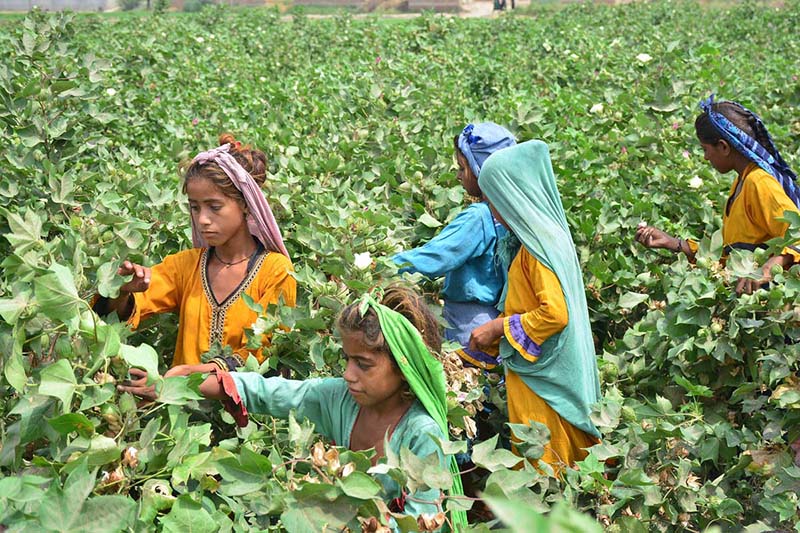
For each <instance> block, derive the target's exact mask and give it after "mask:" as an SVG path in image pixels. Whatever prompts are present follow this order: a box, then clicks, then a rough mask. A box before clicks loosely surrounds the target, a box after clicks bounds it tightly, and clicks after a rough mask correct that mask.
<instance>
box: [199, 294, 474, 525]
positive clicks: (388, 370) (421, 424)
mask: <svg viewBox="0 0 800 533" xmlns="http://www.w3.org/2000/svg"><path fill="white" fill-rule="evenodd" d="M336 325H337V329H338V330H339V332H340V334H341V339H342V351H343V352H344V355H345V357H346V358H347V365H346V369H345V372H344V375H343V377H341V378H314V379H306V380H304V381H296V380H289V379H284V378H281V377H271V378H264V377H262V376H261V375H260V374H257V373H253V372H251V373H238V372H233V373H228V372H222V371H219V372H217V373H216V374H215V375H211V376H209V377H208V378H207V379H206V380H205V381H204V382H203V383H202V385H201V386H200V392H201V393H202V394H203V395H204V396H206V397H207V398H213V399H218V400H222V401H223V402H224V405H225V408H226V409H227V410H228V411H229V412H230V413H231V414H232V415H233V417H234V418H235V419H236V422H237V423H238V424H239V425H240V426H245V425H247V417H248V414H247V413H248V411H250V412H253V413H261V414H269V415H272V416H275V417H280V418H283V417H288V416H289V412H290V411H291V410H294V411H295V412H296V416H297V417H298V418H301V419H302V418H307V419H309V420H310V421H311V422H313V423H314V425H315V427H316V430H317V432H319V433H320V434H322V435H323V436H325V437H326V438H328V439H330V440H332V441H333V442H334V443H336V444H337V445H338V446H343V447H345V448H348V449H350V450H354V451H358V450H368V449H371V448H374V449H375V451H376V452H377V453H376V454H375V456H374V458H373V461H377V460H378V459H379V458H381V457H383V456H385V451H384V441H386V442H388V444H389V447H390V449H391V450H392V452H394V453H395V454H399V453H400V450H401V449H402V448H407V449H408V450H410V451H411V452H412V453H413V454H414V455H416V456H418V457H423V458H424V457H428V456H430V455H431V454H437V455H438V456H439V458H440V461H442V464H443V465H444V464H445V463H444V461H447V464H448V466H449V468H450V471H451V472H452V473H453V485H452V487H451V489H450V491H449V495H450V496H460V495H463V492H462V488H461V478H460V477H459V475H458V469H457V467H456V464H455V460H454V459H453V458H452V457H450V458H445V457H444V456H443V455H442V451H441V449H440V448H439V446H438V445H437V443H436V440H435V438H438V439H442V440H446V439H447V435H448V430H447V402H446V396H445V395H446V387H445V377H444V371H443V370H442V365H441V363H440V362H439V361H438V360H437V359H436V358H435V357H433V356H432V355H431V352H430V351H429V349H432V350H434V351H438V350H439V349H440V348H441V337H440V336H439V328H438V325H437V322H436V319H435V317H434V316H433V315H432V313H431V312H430V310H429V309H428V307H427V306H426V305H425V302H424V301H423V300H422V298H421V297H420V296H418V295H417V294H415V293H413V292H411V291H409V290H406V289H401V288H390V289H388V290H387V291H386V292H385V294H384V296H383V298H382V299H381V303H378V302H376V301H375V300H374V299H373V298H372V297H371V296H368V295H367V296H365V297H364V298H363V299H362V300H361V302H358V303H354V304H351V305H349V306H347V307H346V308H345V309H344V310H343V311H342V313H341V314H340V315H339V318H338V320H337V323H336ZM381 483H382V484H383V486H384V489H385V495H386V500H387V501H391V502H392V504H393V505H394V507H395V508H394V509H393V510H395V511H397V512H401V513H403V514H406V515H411V516H419V515H421V514H423V513H425V514H435V513H438V512H440V511H442V509H441V508H440V507H439V502H440V501H441V493H440V491H439V490H437V489H428V490H418V491H417V492H415V493H413V494H411V495H408V494H405V493H404V492H403V490H402V487H400V486H399V485H398V484H397V483H396V482H395V481H394V480H392V479H390V478H389V477H388V476H381ZM449 519H450V523H451V524H452V525H453V528H454V529H455V530H456V531H459V530H461V529H462V528H463V527H465V526H466V523H467V522H466V515H465V513H464V512H463V511H459V512H452V513H451V514H450V517H449Z"/></svg>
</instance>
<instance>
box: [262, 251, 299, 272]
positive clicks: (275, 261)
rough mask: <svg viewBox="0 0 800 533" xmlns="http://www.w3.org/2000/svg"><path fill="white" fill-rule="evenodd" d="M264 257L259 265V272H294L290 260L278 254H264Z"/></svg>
mask: <svg viewBox="0 0 800 533" xmlns="http://www.w3.org/2000/svg"><path fill="white" fill-rule="evenodd" d="M265 253H266V257H264V261H263V262H262V263H261V270H262V271H263V270H265V269H266V270H270V271H276V272H277V271H280V272H285V271H287V270H288V271H289V272H292V271H294V266H292V262H291V260H290V259H289V258H288V257H286V256H285V255H283V254H282V253H280V252H265Z"/></svg>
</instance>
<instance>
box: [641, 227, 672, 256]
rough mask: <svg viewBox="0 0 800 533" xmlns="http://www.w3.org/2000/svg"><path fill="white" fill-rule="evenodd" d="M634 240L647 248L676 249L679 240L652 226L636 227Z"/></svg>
mask: <svg viewBox="0 0 800 533" xmlns="http://www.w3.org/2000/svg"><path fill="white" fill-rule="evenodd" d="M636 241H637V242H639V243H640V244H642V245H643V246H646V247H647V248H667V249H669V250H677V249H678V245H679V244H680V242H679V241H678V239H676V238H675V237H671V236H670V235H668V234H666V233H665V232H663V231H661V230H660V229H658V228H655V227H653V226H641V225H640V226H639V227H638V228H636Z"/></svg>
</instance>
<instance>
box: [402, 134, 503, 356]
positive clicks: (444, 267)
mask: <svg viewBox="0 0 800 533" xmlns="http://www.w3.org/2000/svg"><path fill="white" fill-rule="evenodd" d="M515 144H516V141H515V139H514V136H513V135H512V134H511V132H509V131H508V130H507V129H505V128H504V127H502V126H498V125H497V124H494V123H492V122H483V123H480V124H474V125H473V124H469V125H467V127H465V128H464V130H463V131H462V132H461V133H460V134H459V135H458V136H456V138H455V139H454V145H455V153H456V159H457V161H458V180H459V182H461V185H462V186H463V187H464V190H466V191H467V194H469V195H470V196H474V197H477V198H480V199H481V201H479V202H476V203H474V204H472V205H470V206H469V207H467V208H466V209H465V210H464V211H462V212H461V213H459V214H458V216H457V217H456V218H455V219H453V221H452V222H451V223H450V224H448V225H447V226H446V227H445V228H444V229H443V230H442V231H441V233H439V235H437V236H436V237H434V238H433V239H432V240H430V241H429V242H428V243H427V244H425V245H424V246H421V247H419V248H414V249H413V250H408V251H405V252H401V253H399V254H397V255H395V256H394V258H393V260H394V262H395V263H397V264H398V265H401V268H400V272H401V273H402V272H420V273H422V274H424V275H425V276H428V277H430V278H437V277H440V276H444V287H443V288H442V292H441V296H442V299H443V300H444V309H443V310H442V316H443V317H444V318H445V320H447V322H448V323H449V324H450V327H448V328H447V329H445V338H446V339H447V340H449V341H453V342H457V343H459V344H460V345H461V346H462V348H461V349H460V350H458V354H459V355H460V356H461V357H462V358H463V359H465V360H467V361H469V362H470V363H473V364H475V365H477V366H479V367H482V368H485V369H489V368H493V367H494V366H495V364H496V363H495V357H493V356H492V355H489V354H487V353H485V352H483V351H479V350H470V349H469V336H470V333H471V332H472V330H473V329H475V328H476V327H478V326H480V325H482V324H484V323H486V322H488V321H490V320H492V319H493V318H495V317H497V315H498V313H499V312H498V310H497V308H496V307H495V306H496V305H497V302H498V299H499V297H500V293H501V292H502V290H503V285H504V284H505V271H504V269H503V267H502V266H501V265H500V264H499V262H498V261H497V260H496V259H495V249H496V247H497V243H498V241H499V240H500V239H501V238H502V237H503V236H504V235H505V232H506V230H505V229H504V228H503V227H502V226H501V225H500V224H499V223H498V222H497V221H496V220H495V219H494V217H492V213H491V212H490V211H489V206H488V204H487V203H486V201H485V200H484V198H483V194H482V193H481V190H480V188H479V187H478V176H479V175H480V171H481V166H482V165H483V162H484V161H486V158H488V157H489V156H490V155H491V154H493V153H494V152H496V151H498V150H501V149H503V148H506V147H509V146H513V145H515Z"/></svg>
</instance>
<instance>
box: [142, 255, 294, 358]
mask: <svg viewBox="0 0 800 533" xmlns="http://www.w3.org/2000/svg"><path fill="white" fill-rule="evenodd" d="M207 261H208V251H207V250H206V249H201V248H193V249H191V250H185V251H183V252H179V253H177V254H174V255H170V256H168V257H166V258H165V259H164V261H163V262H161V263H160V264H158V265H156V266H154V267H153V268H152V272H151V276H150V287H149V288H148V289H147V291H145V292H140V293H134V298H135V305H134V310H133V313H132V314H131V317H130V318H129V320H128V323H129V324H130V325H131V326H132V327H134V328H137V327H138V326H139V324H140V322H141V321H142V320H144V319H146V318H147V317H149V316H151V315H155V314H158V313H169V312H177V313H178V314H179V325H178V338H177V340H176V343H175V356H174V358H173V360H172V366H177V365H182V364H199V363H200V362H201V361H200V356H201V355H202V354H203V353H205V352H207V351H208V350H209V347H210V346H211V345H212V344H214V343H215V342H218V343H220V344H221V345H223V346H230V347H231V348H232V349H233V352H234V353H235V354H236V355H237V356H238V357H239V358H240V359H241V360H242V361H244V360H246V359H247V356H248V354H250V353H252V354H253V355H254V356H255V357H256V358H257V359H258V360H259V361H262V360H263V355H262V353H261V349H258V350H249V349H247V348H246V341H247V339H246V338H245V332H244V329H245V328H249V327H251V326H252V325H253V323H254V322H255V321H256V319H257V318H258V315H257V314H256V313H255V312H253V311H252V310H251V309H250V308H249V307H248V306H247V304H246V303H245V302H244V300H243V299H242V294H247V295H248V296H250V297H251V298H252V299H253V300H255V301H256V302H257V303H259V304H261V305H262V306H263V307H264V308H266V307H267V305H269V304H275V303H277V302H278V299H279V298H282V299H283V302H284V303H285V304H286V305H289V306H294V305H295V298H296V292H297V284H296V282H295V279H294V278H293V277H292V275H291V274H290V273H291V272H292V270H293V269H292V264H291V262H290V261H289V259H288V258H287V257H286V256H284V255H282V254H280V253H277V252H269V253H264V254H262V255H260V256H259V257H258V258H257V259H256V261H255V263H254V265H253V268H252V269H251V270H250V272H249V273H248V274H247V276H245V279H244V280H243V281H242V283H241V284H240V285H239V286H238V287H237V289H236V290H234V292H233V293H232V294H231V295H230V296H228V298H226V299H225V301H223V302H217V301H216V299H215V298H214V295H213V293H212V292H211V287H210V283H209V281H208V279H207V268H206V265H207Z"/></svg>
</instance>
